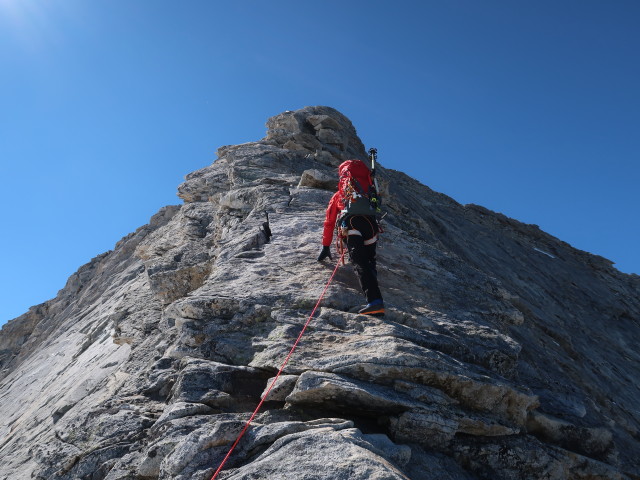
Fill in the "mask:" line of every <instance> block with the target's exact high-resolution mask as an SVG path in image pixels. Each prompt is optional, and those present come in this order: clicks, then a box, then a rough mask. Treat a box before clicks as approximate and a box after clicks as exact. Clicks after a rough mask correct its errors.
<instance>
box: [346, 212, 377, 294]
mask: <svg viewBox="0 0 640 480" xmlns="http://www.w3.org/2000/svg"><path fill="white" fill-rule="evenodd" d="M341 226H342V227H343V228H346V229H347V230H348V236H347V249H348V251H349V258H350V259H351V263H352V264H353V268H354V270H355V271H356V274H357V275H358V280H359V281H360V287H361V288H362V291H363V293H364V295H365V296H366V297H367V303H371V302H372V301H374V300H378V299H380V300H382V294H381V293H380V288H379V287H378V271H377V270H376V245H377V244H378V242H373V243H369V241H370V240H371V239H373V238H374V237H375V236H376V235H377V234H378V223H377V222H376V219H375V217H369V216H364V215H354V216H352V217H348V218H346V219H345V220H343V221H342V225H341ZM356 232H358V233H359V234H358V233H356ZM365 243H369V244H368V245H365Z"/></svg>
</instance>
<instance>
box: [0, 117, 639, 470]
mask: <svg viewBox="0 0 640 480" xmlns="http://www.w3.org/2000/svg"><path fill="white" fill-rule="evenodd" d="M267 127H268V131H267V135H266V137H265V138H264V139H262V140H260V141H257V142H251V143H246V144H242V145H235V146H226V147H222V148H220V149H219V150H218V159H217V160H216V161H215V162H214V163H213V164H212V165H211V166H209V167H206V168H204V169H202V170H199V171H197V172H194V173H192V174H190V175H188V176H187V178H186V181H185V183H183V184H182V185H181V186H180V187H179V189H178V192H179V196H180V197H181V198H182V199H183V200H184V203H183V204H182V205H180V206H170V207H165V208H163V209H162V210H161V211H160V212H159V213H158V214H157V215H155V216H154V217H153V218H152V219H151V221H150V223H149V224H148V225H146V226H144V227H141V228H140V229H138V230H137V231H136V232H134V233H133V234H131V235H129V236H127V237H125V238H124V239H122V240H121V241H120V242H119V243H118V244H117V245H116V246H115V248H114V250H113V251H111V252H107V253H105V254H103V255H101V256H99V257H96V258H95V259H93V260H92V261H91V262H90V263H89V264H87V265H85V266H83V267H81V268H80V269H79V270H78V272H77V273H75V274H74V275H72V276H71V278H70V279H69V281H68V282H67V284H66V286H65V287H64V288H63V289H62V290H61V291H60V292H59V294H58V296H57V297H56V298H55V299H53V300H50V301H48V302H46V303H44V304H42V305H38V306H36V307H33V308H32V309H31V310H30V311H29V312H28V313H26V314H25V315H23V316H21V317H19V318H17V319H15V320H13V321H11V322H9V323H8V324H7V325H5V326H4V327H3V329H2V332H1V333H0V369H1V373H0V459H1V460H0V478H1V479H9V478H11V479H51V480H53V479H69V480H71V479H92V480H98V479H109V480H124V479H129V480H134V479H135V480H142V479H167V480H168V479H183V480H187V479H188V480H205V479H210V478H211V476H212V475H213V472H214V471H215V469H216V468H217V466H218V465H219V463H220V461H221V460H222V459H223V458H224V456H225V455H226V453H227V451H228V450H229V448H230V446H231V444H232V443H233V442H234V440H235V439H236V436H237V435H238V433H239V432H240V431H241V429H242V428H243V426H244V423H245V422H246V420H247V419H248V418H249V416H250V414H251V412H252V411H253V409H254V408H255V406H256V405H257V403H258V401H259V400H260V398H261V396H262V395H264V394H265V389H266V387H267V386H268V385H269V384H270V383H271V381H272V379H273V377H274V376H275V373H276V372H277V370H278V368H279V367H280V366H281V365H282V362H283V361H284V358H285V356H286V354H287V353H288V351H289V349H290V347H291V345H292V344H293V342H294V340H295V339H296V338H297V336H298V334H299V332H300V330H301V328H302V326H303V325H304V323H305V321H306V318H307V316H308V315H309V313H310V310H311V308H312V307H313V305H314V304H315V302H316V300H317V298H318V296H319V295H320V293H321V291H322V289H323V287H324V285H325V282H326V281H327V280H328V277H329V275H330V273H331V271H332V269H333V266H332V265H330V264H320V263H318V262H316V260H315V258H316V256H317V254H318V251H319V248H320V236H321V229H322V221H323V219H324V210H325V207H326V204H327V202H328V200H329V198H330V197H331V195H332V193H333V190H334V188H335V185H336V183H337V180H338V179H337V171H336V167H337V166H338V165H339V164H340V163H341V162H342V161H343V160H346V159H349V158H362V159H364V158H366V154H365V149H364V146H363V145H362V142H361V141H360V140H359V139H358V137H357V135H356V131H355V129H354V128H353V126H352V125H351V122H350V121H349V120H348V119H347V118H346V117H345V116H344V115H342V114H340V113H339V112H337V111H335V110H333V109H331V108H328V107H307V108H304V109H302V110H298V111H295V112H285V113H282V114H280V115H276V116H275V117H273V118H271V119H269V120H268V122H267ZM381 158H384V155H383V154H382V155H381ZM379 170H380V171H379V174H378V175H379V180H380V183H381V187H382V190H383V192H384V209H385V210H386V211H387V212H388V215H387V217H386V218H385V222H384V223H385V233H384V234H383V236H382V238H381V241H380V248H379V280H380V284H381V287H382V289H383V292H384V296H385V301H386V302H387V307H388V308H387V316H386V317H385V318H384V319H380V318H373V317H366V316H361V315H357V314H355V313H351V312H352V310H353V307H354V305H357V304H359V303H360V302H361V301H362V297H361V294H360V293H359V291H358V285H357V281H356V278H355V275H354V273H353V272H352V271H351V269H350V268H349V266H345V267H341V268H340V269H339V270H338V273H337V275H336V277H335V280H334V283H333V284H332V285H331V286H330V287H329V289H328V291H327V295H326V298H325V300H324V302H323V304H322V307H321V308H320V309H319V311H318V313H317V314H316V318H314V319H313V320H312V322H311V324H310V326H309V328H308V329H307V331H306V333H305V336H304V337H303V339H302V342H301V343H300V345H299V346H298V350H297V351H296V353H295V354H294V356H293V357H292V358H291V361H290V362H289V363H288V365H287V367H286V369H285V371H284V374H283V375H282V376H281V377H280V378H279V380H278V383H277V385H276V386H275V388H274V389H273V390H272V391H271V392H270V394H269V396H268V397H267V398H266V401H265V404H264V406H263V411H262V413H260V414H259V415H258V416H257V417H256V418H255V420H254V422H253V425H252V427H251V428H250V429H249V430H248V431H247V433H246V435H245V437H244V438H243V439H242V441H241V442H240V444H239V445H238V447H237V449H236V450H235V452H234V454H233V455H232V456H231V458H230V460H229V462H228V463H227V465H226V467H225V469H224V471H223V472H222V473H221V475H220V476H219V477H218V478H220V479H225V480H231V479H233V480H241V479H257V478H269V479H285V478H286V479H291V478H297V479H305V478H307V479H325V478H326V479H334V480H335V479H345V480H346V479H363V480H364V479H390V480H391V479H412V480H430V479H445V480H471V479H504V480H507V479H530V480H534V479H535V480H537V479H548V480H551V479H554V480H555V479H558V480H559V479H591V480H593V479H603V480H604V479H638V478H640V473H639V472H640V454H639V453H638V452H640V391H639V388H638V385H640V383H639V377H640V354H638V348H637V345H636V344H637V339H638V338H640V278H639V277H638V276H636V275H626V274H623V273H621V272H619V271H617V270H616V269H614V268H612V266H611V263H610V262H608V261H607V260H605V259H603V258H600V257H596V256H594V255H591V254H588V253H586V252H581V251H579V250H576V249H574V248H572V247H571V246H569V245H567V244H566V243H563V242H562V241H560V240H558V239H556V238H554V237H551V236H550V235H548V234H546V233H544V232H542V231H540V230H539V229H538V228H537V227H536V226H534V225H525V224H522V223H519V222H517V221H515V220H512V219H509V218H507V217H505V216H503V215H501V214H498V213H495V212H491V211H489V210H486V209H484V208H482V207H478V206H475V205H460V204H458V203H456V202H455V201H454V200H452V199H450V198H448V197H446V196H444V195H442V194H439V193H437V192H434V191H432V190H430V189H429V188H428V187H426V186H424V185H421V184H419V183H418V182H416V181H415V180H412V179H411V178H409V177H408V176H406V175H404V174H402V173H400V172H396V171H393V170H388V169H385V168H384V167H380V169H379Z"/></svg>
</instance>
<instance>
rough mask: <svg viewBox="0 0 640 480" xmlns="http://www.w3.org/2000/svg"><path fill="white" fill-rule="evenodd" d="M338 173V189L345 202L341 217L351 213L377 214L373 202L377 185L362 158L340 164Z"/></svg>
mask: <svg viewBox="0 0 640 480" xmlns="http://www.w3.org/2000/svg"><path fill="white" fill-rule="evenodd" d="M338 173H339V174H340V181H339V183H338V191H339V192H340V195H341V197H342V201H343V203H344V209H343V210H342V212H341V214H340V216H341V218H344V217H345V216H351V215H375V214H376V211H377V210H376V205H375V204H374V203H372V199H373V198H374V197H375V187H374V185H373V182H372V181H371V172H370V171H369V168H368V167H367V165H366V164H365V163H364V162H363V161H362V160H347V161H346V162H343V163H342V164H341V165H340V167H339V168H338ZM376 201H377V200H376Z"/></svg>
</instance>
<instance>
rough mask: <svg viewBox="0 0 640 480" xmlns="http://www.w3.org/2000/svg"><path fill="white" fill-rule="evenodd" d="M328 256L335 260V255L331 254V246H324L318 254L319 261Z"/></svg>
mask: <svg viewBox="0 0 640 480" xmlns="http://www.w3.org/2000/svg"><path fill="white" fill-rule="evenodd" d="M327 257H329V259H330V260H333V257H332V256H331V250H330V248H329V247H322V250H321V251H320V255H318V261H319V262H321V261H323V260H324V259H325V258H327Z"/></svg>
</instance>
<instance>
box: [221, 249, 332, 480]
mask: <svg viewBox="0 0 640 480" xmlns="http://www.w3.org/2000/svg"><path fill="white" fill-rule="evenodd" d="M343 258H344V252H342V254H341V255H340V258H339V259H338V263H336V268H334V269H333V273H332V274H331V277H330V278H329V281H328V282H327V284H326V285H325V286H324V290H322V294H321V295H320V298H319V299H318V301H317V303H316V306H315V307H313V310H312V311H311V314H310V315H309V318H308V319H307V322H306V323H305V324H304V327H302V331H301V332H300V335H298V338H297V339H296V341H295V343H294V344H293V347H291V350H290V351H289V354H288V355H287V358H285V360H284V362H283V364H282V366H281V367H280V370H279V371H278V374H277V375H276V377H275V378H274V379H273V381H272V382H271V385H269V388H268V389H267V391H266V392H265V394H264V395H263V396H262V398H261V399H260V403H258V406H257V407H256V409H255V410H254V411H253V414H252V415H251V417H250V418H249V420H248V421H247V423H246V424H245V426H244V428H243V429H242V431H241V432H240V434H239V435H238V438H236V441H235V442H234V443H233V445H232V446H231V448H230V449H229V452H228V453H227V455H226V456H225V457H224V459H223V460H222V462H221V463H220V466H219V467H218V469H217V470H216V472H215V473H214V474H213V477H211V480H215V479H216V477H217V476H218V474H219V473H220V472H221V471H222V467H224V464H225V463H227V460H228V459H229V457H230V456H231V453H232V452H233V450H234V449H235V448H236V446H237V445H238V443H239V442H240V439H241V438H242V437H243V435H244V434H245V432H246V431H247V430H248V428H249V425H251V422H252V421H253V419H254V418H255V416H256V415H257V414H258V411H260V408H261V407H262V404H263V403H264V401H265V400H266V399H267V397H268V396H269V393H270V392H271V389H272V388H273V387H274V385H275V384H276V382H277V381H278V378H280V374H281V373H282V371H283V370H284V367H286V366H287V363H289V359H290V358H291V355H293V352H294V350H295V349H296V347H297V346H298V343H299V342H300V339H301V338H302V335H303V334H304V331H305V330H306V329H307V326H309V323H310V322H311V319H312V318H313V315H314V314H315V313H316V310H317V309H318V306H319V305H320V302H321V301H322V299H323V298H324V294H325V293H327V289H328V288H329V285H331V281H332V280H333V277H335V275H336V272H337V271H338V267H340V262H341V261H342V259H343Z"/></svg>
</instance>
